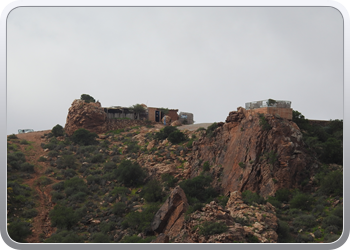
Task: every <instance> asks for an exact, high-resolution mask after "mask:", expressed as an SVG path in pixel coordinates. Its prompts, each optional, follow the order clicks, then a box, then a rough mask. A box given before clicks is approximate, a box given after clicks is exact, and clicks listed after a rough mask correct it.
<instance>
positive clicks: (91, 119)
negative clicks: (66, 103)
mask: <svg viewBox="0 0 350 250" xmlns="http://www.w3.org/2000/svg"><path fill="white" fill-rule="evenodd" d="M106 118H107V115H106V113H105V112H104V110H103V108H101V104H100V103H99V102H96V103H86V102H85V101H82V100H80V99H76V100H74V101H73V103H72V105H71V107H70V108H69V110H68V115H67V121H66V125H65V128H64V129H65V132H66V133H67V134H68V135H69V136H71V135H72V134H73V133H74V131H75V130H77V129H79V128H85V129H87V130H89V131H90V132H95V133H103V132H105V131H106Z"/></svg>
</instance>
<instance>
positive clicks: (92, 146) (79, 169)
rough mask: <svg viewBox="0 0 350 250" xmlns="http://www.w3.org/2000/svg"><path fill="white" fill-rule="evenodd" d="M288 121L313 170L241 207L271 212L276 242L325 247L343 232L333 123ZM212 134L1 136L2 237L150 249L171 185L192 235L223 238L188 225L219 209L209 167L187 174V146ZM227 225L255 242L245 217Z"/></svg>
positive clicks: (198, 224) (246, 198) (337, 127)
mask: <svg viewBox="0 0 350 250" xmlns="http://www.w3.org/2000/svg"><path fill="white" fill-rule="evenodd" d="M293 121H294V122H295V123H296V124H297V125H298V126H299V128H300V129H301V132H302V134H303V139H302V140H303V141H304V142H305V144H306V145H307V151H308V152H307V153H308V154H309V155H310V156H312V157H314V159H315V161H316V162H317V163H318V166H319V167H318V168H317V169H316V170H315V171H312V172H311V171H310V172H308V173H307V177H305V179H304V181H303V182H302V183H300V185H298V188H293V189H288V188H280V189H279V190H277V191H276V193H275V194H274V195H273V196H266V197H262V196H260V195H259V194H258V193H256V192H252V191H250V190H245V191H243V192H242V200H243V202H244V204H246V205H247V208H248V207H250V209H252V208H259V209H266V208H265V206H266V204H268V203H270V204H272V206H273V207H274V209H275V210H274V211H275V212H274V214H275V215H276V216H277V218H278V222H277V223H278V226H277V229H276V233H277V235H278V240H277V242H297V243H301V242H333V241H335V240H337V239H338V238H339V236H340V235H341V233H342V229H343V198H342V197H343V171H342V169H343V168H342V158H343V155H342V152H343V149H342V145H343V136H342V135H343V122H342V121H340V120H335V121H330V122H329V123H328V125H327V126H316V125H311V124H310V123H309V121H308V120H307V119H305V118H304V117H303V116H302V115H301V114H300V113H299V112H297V111H294V116H293ZM265 126H266V127H267V125H265ZM160 128H161V129H160ZM217 128H218V125H217V124H216V123H215V124H213V126H210V127H209V128H208V129H204V128H201V129H198V130H197V131H193V132H191V131H184V132H182V131H180V130H178V129H177V128H176V127H164V128H162V126H160V125H156V127H155V126H153V125H148V126H142V127H140V126H137V127H129V128H125V129H119V130H113V131H109V132H107V133H105V134H103V135H102V134H100V135H97V134H95V133H91V132H89V131H88V130H85V129H78V130H76V131H75V132H74V134H73V135H72V136H70V137H68V136H67V135H66V134H65V133H64V130H63V128H62V127H61V126H60V125H57V126H55V127H54V128H53V129H52V131H51V132H48V133H45V134H43V135H42V136H41V138H40V142H32V141H26V140H24V139H19V138H20V135H18V136H16V135H10V136H8V139H7V140H8V141H7V172H8V174H7V193H8V199H7V204H8V206H7V208H8V211H7V216H8V232H9V235H10V237H11V238H12V239H13V240H15V241H17V242H44V243H72V242H76V243H80V242H86V243H147V242H151V241H152V240H155V239H156V238H157V234H156V233H155V232H154V231H153V230H152V228H151V223H152V221H153V219H154V215H155V214H156V212H157V211H158V210H159V208H160V207H161V206H162V204H163V203H164V202H165V200H166V199H167V197H168V196H169V194H170V193H171V191H172V190H173V188H174V187H175V186H177V185H179V186H180V187H181V188H182V189H183V191H184V192H185V194H186V197H187V199H188V204H189V208H188V210H187V212H186V214H185V218H186V220H187V221H188V225H190V224H189V223H190V222H191V223H192V224H193V228H191V230H192V232H193V233H196V234H198V235H200V237H203V239H207V238H208V237H210V236H211V235H223V234H225V233H226V232H228V230H229V227H228V226H227V225H228V224H227V223H226V224H225V223H224V222H220V221H218V222H215V223H213V222H209V221H202V220H197V219H195V218H197V217H198V216H200V213H201V211H205V209H206V207H208V204H209V203H210V204H212V203H211V202H212V201H215V204H218V206H219V208H218V209H220V207H221V209H225V206H226V205H227V202H228V200H229V197H228V196H226V194H224V193H223V192H222V189H220V188H219V187H218V185H214V184H213V183H220V176H218V175H217V173H215V171H214V168H213V167H212V166H211V163H210V162H209V161H202V162H200V161H199V162H200V164H199V165H198V166H196V169H198V174H196V175H195V176H193V175H192V176H191V175H190V174H191V170H193V166H190V162H192V161H191V160H193V159H192V158H191V157H193V153H192V152H193V150H194V149H193V145H194V144H195V143H196V142H198V141H200V140H202V139H204V138H211V139H215V136H216V134H215V133H216V132H215V131H217ZM271 157H272V156H271ZM267 160H268V158H267ZM240 166H241V168H242V169H244V168H245V167H246V166H245V164H243V163H242V164H240ZM196 216H197V217H196ZM265 217H266V216H265ZM231 219H232V220H231ZM231 219H227V220H229V221H230V223H231V224H232V223H233V224H234V225H238V224H240V225H242V226H244V227H247V230H248V229H249V228H251V229H249V230H251V232H252V233H251V234H248V235H246V238H244V239H242V242H260V240H259V239H260V238H258V237H257V236H256V235H255V233H254V230H253V229H254V225H253V224H254V223H253V222H252V221H253V220H254V218H253V217H252V215H248V214H246V215H242V217H236V218H231ZM45 223H46V224H45ZM192 224H191V225H192ZM231 224H230V225H231ZM206 237H207V238H206ZM214 238H215V237H214ZM217 238H218V239H217V242H220V240H219V238H220V237H217ZM226 239H227V238H226ZM170 242H181V239H178V238H170ZM232 243H234V241H232Z"/></svg>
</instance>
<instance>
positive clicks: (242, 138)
mask: <svg viewBox="0 0 350 250" xmlns="http://www.w3.org/2000/svg"><path fill="white" fill-rule="evenodd" d="M266 124H267V125H266ZM264 125H265V127H264ZM206 161H208V162H209V163H210V165H211V166H213V167H212V168H211V170H210V171H211V172H212V173H213V174H214V175H216V176H217V178H216V182H215V185H216V186H217V187H220V188H221V189H222V192H223V193H224V194H228V193H229V192H232V191H241V192H242V191H244V190H251V191H253V192H258V193H260V195H262V196H264V197H266V196H268V195H273V194H274V193H275V192H276V190H278V189H279V188H282V187H284V188H293V187H298V186H299V185H298V184H300V182H301V181H303V180H304V179H305V178H308V176H309V172H310V171H312V169H313V168H316V167H317V164H315V163H314V161H313V159H312V158H311V157H309V156H308V155H307V153H306V149H305V146H304V143H303V141H302V134H301V132H300V130H299V128H298V126H297V125H296V124H295V123H294V122H292V121H289V120H286V119H282V118H278V117H275V116H272V115H265V118H261V117H259V115H249V114H248V113H247V111H246V110H245V109H243V108H238V109H237V111H233V112H230V114H229V116H228V117H227V119H226V122H225V123H219V124H218V128H217V129H216V130H215V131H214V133H213V136H212V137H211V138H209V137H202V138H201V139H200V140H198V141H197V142H195V143H194V146H193V155H192V157H191V159H190V160H189V163H190V166H191V169H190V175H191V177H194V176H197V175H198V174H199V173H200V172H201V170H202V168H201V166H202V164H203V162H206Z"/></svg>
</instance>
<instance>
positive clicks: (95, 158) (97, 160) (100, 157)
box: [90, 153, 105, 163]
mask: <svg viewBox="0 0 350 250" xmlns="http://www.w3.org/2000/svg"><path fill="white" fill-rule="evenodd" d="M104 161H105V159H104V157H103V154H100V153H98V154H95V155H94V156H92V157H91V159H90V162H91V163H102V162H104Z"/></svg>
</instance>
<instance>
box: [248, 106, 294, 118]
mask: <svg viewBox="0 0 350 250" xmlns="http://www.w3.org/2000/svg"><path fill="white" fill-rule="evenodd" d="M245 113H246V115H248V116H249V115H256V114H258V113H260V114H270V115H275V116H279V117H281V118H285V119H288V120H292V118H293V109H291V108H274V107H266V108H258V109H249V110H245Z"/></svg>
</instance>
